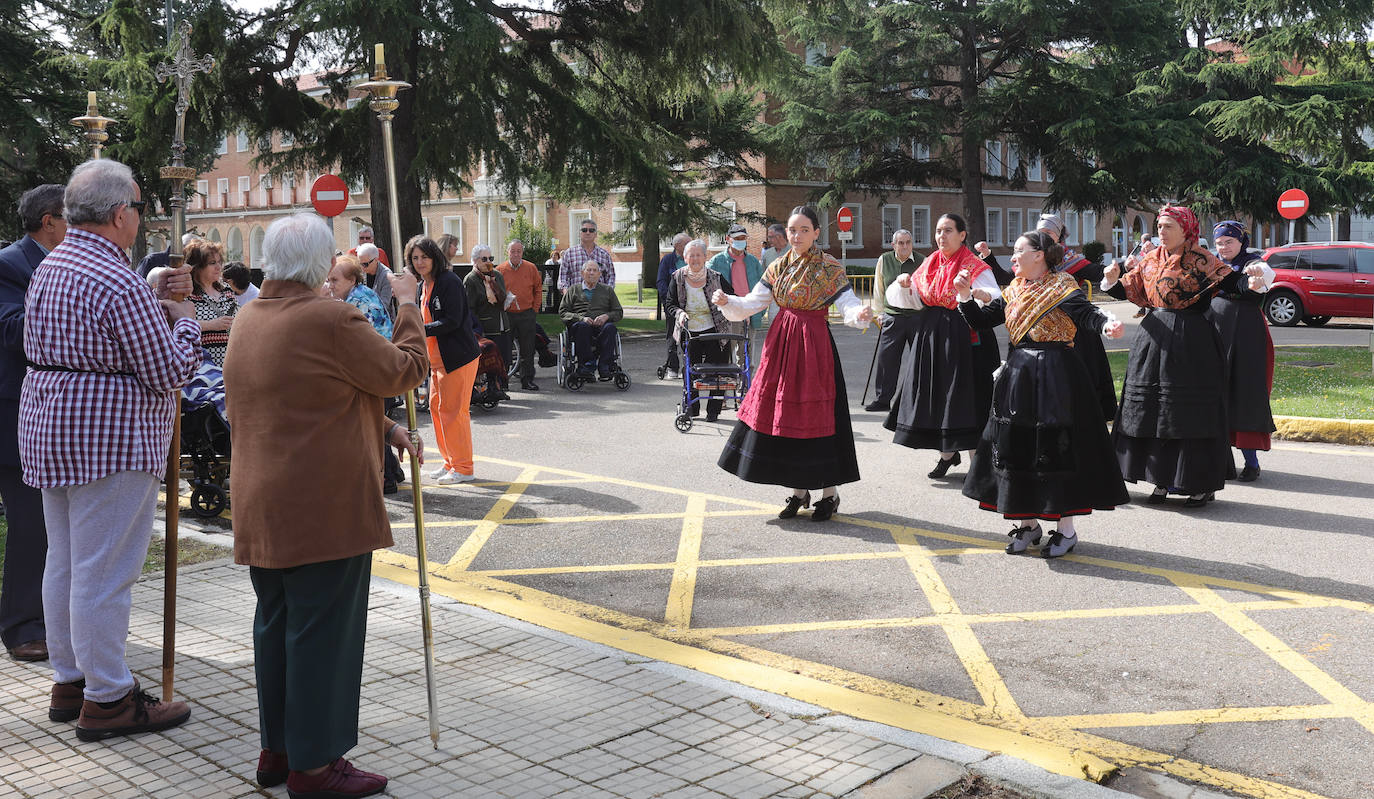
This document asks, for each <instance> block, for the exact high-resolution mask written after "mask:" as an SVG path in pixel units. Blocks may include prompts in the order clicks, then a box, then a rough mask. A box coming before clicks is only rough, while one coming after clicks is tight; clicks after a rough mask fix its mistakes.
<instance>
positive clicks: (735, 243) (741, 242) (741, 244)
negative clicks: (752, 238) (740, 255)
mask: <svg viewBox="0 0 1374 799" xmlns="http://www.w3.org/2000/svg"><path fill="white" fill-rule="evenodd" d="M748 245H749V240H748V239H731V240H730V246H731V247H734V248H735V249H737V250H742V249H744V248H745V247H746V246H748Z"/></svg>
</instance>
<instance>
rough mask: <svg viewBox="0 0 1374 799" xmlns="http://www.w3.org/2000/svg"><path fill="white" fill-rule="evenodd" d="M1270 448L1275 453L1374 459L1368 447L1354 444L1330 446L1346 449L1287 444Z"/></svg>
mask: <svg viewBox="0 0 1374 799" xmlns="http://www.w3.org/2000/svg"><path fill="white" fill-rule="evenodd" d="M1270 446H1271V447H1272V448H1273V449H1274V450H1276V451H1277V450H1282V451H1283V452H1311V453H1315V454H1317V455H1337V456H1339V457H1342V458H1344V457H1348V456H1351V455H1354V456H1356V457H1360V458H1374V450H1372V449H1370V448H1369V447H1360V446H1358V445H1354V444H1332V445H1331V446H1333V447H1348V449H1322V448H1319V447H1295V446H1291V445H1289V444H1279V443H1277V442H1275V443H1274V444H1271V445H1270Z"/></svg>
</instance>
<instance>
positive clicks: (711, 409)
mask: <svg viewBox="0 0 1374 799" xmlns="http://www.w3.org/2000/svg"><path fill="white" fill-rule="evenodd" d="M698 332H699V333H700V334H706V333H715V332H716V329H715V328H710V329H708V330H701V331H698ZM687 347H688V355H689V356H690V357H691V359H692V363H693V364H697V365H700V364H706V363H712V364H726V363H729V362H730V343H729V342H726V341H689V342H687ZM724 393H725V392H723V391H712V392H711V398H710V399H708V400H706V415H707V416H719V415H720V411H721V409H722V408H724V407H725V400H723V399H720V397H721V396H723V395H724ZM700 410H701V394H700V393H698V392H697V390H696V389H692V407H691V409H690V410H689V411H688V413H689V414H691V415H692V416H696V415H697V414H698V413H699V412H700Z"/></svg>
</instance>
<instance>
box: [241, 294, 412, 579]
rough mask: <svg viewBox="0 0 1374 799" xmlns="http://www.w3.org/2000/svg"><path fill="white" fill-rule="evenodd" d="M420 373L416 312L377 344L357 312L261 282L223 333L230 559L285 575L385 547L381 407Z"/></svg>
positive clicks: (403, 313)
mask: <svg viewBox="0 0 1374 799" xmlns="http://www.w3.org/2000/svg"><path fill="white" fill-rule="evenodd" d="M428 373H429V358H428V356H427V355H426V354H425V339H424V326H423V323H422V322H421V320H420V310H419V309H418V308H416V307H415V306H413V305H410V304H408V303H407V304H405V305H402V306H401V309H400V312H399V313H398V314H397V315H396V327H395V332H394V333H393V335H392V340H391V341H387V340H386V339H384V338H382V337H381V336H379V335H377V331H376V330H374V329H373V327H372V325H371V324H370V323H369V322H368V321H367V319H366V318H365V317H364V316H363V315H362V312H360V311H359V310H358V309H357V308H355V307H353V306H352V305H350V304H348V303H346V302H339V301H337V300H331V299H325V298H323V297H320V296H318V295H317V294H316V293H315V292H313V291H311V290H310V289H309V288H307V287H306V286H304V285H302V284H300V283H292V282H288V281H282V280H269V281H266V282H265V283H263V285H262V293H261V294H260V295H258V298H257V299H256V300H254V301H252V302H250V303H248V304H247V305H245V306H243V308H241V309H240V310H239V312H238V318H237V319H236V320H235V322H234V327H233V330H232V332H231V333H230V336H229V353H228V356H227V357H226V358H225V361H224V386H225V393H226V398H227V402H228V412H229V425H230V429H231V431H232V445H233V458H232V466H231V469H232V477H231V480H232V484H233V489H232V491H233V503H234V561H235V562H237V563H242V564H247V565H249V566H260V567H263V568H269V569H285V568H290V567H292V566H300V565H302V564H306V563H321V562H324V561H330V560H338V559H340V558H348V557H353V556H355V555H361V554H363V553H366V552H371V551H372V550H374V549H381V548H383V547H388V546H391V543H392V541H391V522H390V520H389V519H388V518H387V513H386V507H385V506H384V504H383V502H382V472H381V468H382V447H383V446H384V439H383V437H384V436H385V434H386V432H387V430H388V429H389V428H390V426H391V425H390V422H389V421H387V420H386V417H385V416H384V415H383V414H382V398H383V397H390V396H395V395H397V394H401V393H403V392H405V391H407V390H408V389H412V388H414V387H416V386H418V385H420V383H421V382H423V381H424V378H425V375H426V374H428Z"/></svg>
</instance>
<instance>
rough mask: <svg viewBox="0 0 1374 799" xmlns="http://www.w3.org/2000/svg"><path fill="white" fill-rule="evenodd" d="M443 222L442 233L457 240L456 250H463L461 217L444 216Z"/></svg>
mask: <svg viewBox="0 0 1374 799" xmlns="http://www.w3.org/2000/svg"><path fill="white" fill-rule="evenodd" d="M443 222H444V232H445V233H447V234H449V235H450V236H452V237H454V238H455V239H458V249H460V250H461V249H463V218H462V217H461V216H446V217H444V219H443Z"/></svg>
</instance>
